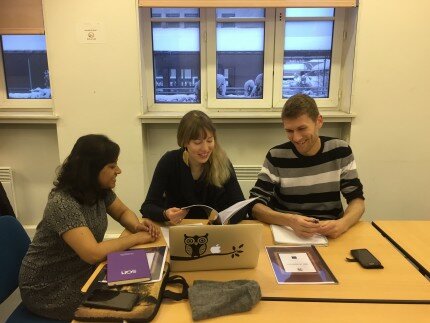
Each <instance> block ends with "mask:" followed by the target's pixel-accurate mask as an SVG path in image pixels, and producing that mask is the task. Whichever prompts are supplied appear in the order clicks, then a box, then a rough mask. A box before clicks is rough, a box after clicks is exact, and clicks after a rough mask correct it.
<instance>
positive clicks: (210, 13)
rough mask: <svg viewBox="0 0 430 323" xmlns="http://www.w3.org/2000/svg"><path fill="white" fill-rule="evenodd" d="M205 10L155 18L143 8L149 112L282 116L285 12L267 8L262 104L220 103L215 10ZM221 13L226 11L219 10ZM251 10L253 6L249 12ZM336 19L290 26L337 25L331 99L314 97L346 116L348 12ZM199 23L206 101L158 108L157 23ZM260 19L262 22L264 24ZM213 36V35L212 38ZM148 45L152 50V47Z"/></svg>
mask: <svg viewBox="0 0 430 323" xmlns="http://www.w3.org/2000/svg"><path fill="white" fill-rule="evenodd" d="M196 8H198V9H199V10H200V17H199V18H189V19H188V18H180V19H178V18H151V8H149V7H140V8H139V16H140V19H139V21H140V39H141V50H142V57H143V61H142V71H143V73H142V83H143V89H142V92H143V93H142V95H143V103H144V107H143V110H144V113H145V111H148V112H156V113H164V112H176V113H180V112H184V111H189V110H190V109H201V110H204V111H207V112H209V113H218V112H219V113H224V112H225V113H228V112H233V113H234V112H236V113H239V114H242V113H243V114H244V115H245V114H246V113H247V112H252V111H256V112H257V111H258V112H263V113H264V112H276V113H278V111H280V110H281V109H282V107H283V105H284V104H285V102H286V101H287V98H282V79H283V62H284V40H285V22H286V17H285V9H286V8H285V7H282V8H279V7H278V8H270V7H269V8H268V7H264V8H262V9H264V10H265V13H266V14H265V18H264V24H265V30H264V63H263V64H264V69H263V73H264V74H263V75H264V79H263V82H264V89H265V90H263V98H262V99H217V98H216V74H217V73H216V71H217V66H216V63H217V61H216V24H217V21H220V20H228V21H231V22H233V21H232V20H229V19H228V18H225V19H222V18H219V19H218V20H217V19H216V9H218V8H203V7H196ZM220 8H221V7H220ZM250 8H251V7H250ZM334 9H335V10H334V16H333V17H290V18H288V19H287V20H289V21H306V20H308V21H333V22H334V28H333V39H332V57H331V64H330V85H329V97H328V98H315V101H316V103H317V105H318V107H319V108H321V110H322V111H324V110H325V111H328V112H330V111H331V112H338V111H340V112H342V111H343V112H345V111H344V110H343V109H342V107H341V104H342V100H341V93H342V79H343V76H342V74H343V68H345V67H343V66H342V57H343V50H344V48H343V47H344V44H343V43H344V36H345V32H346V30H345V27H346V25H345V18H346V8H343V7H334ZM258 19H260V18H257V19H256V18H239V19H238V20H240V22H242V21H243V22H252V21H257V20H258ZM178 20H180V21H184V22H186V21H199V23H200V68H201V71H200V76H201V102H200V103H155V92H154V81H153V74H154V70H153V59H152V52H153V49H152V47H153V43H152V28H151V23H152V22H153V21H156V22H157V21H158V22H159V21H166V22H169V21H171V22H176V21H178ZM260 20H261V19H260ZM209 35H210V36H209ZM148 44H149V46H148Z"/></svg>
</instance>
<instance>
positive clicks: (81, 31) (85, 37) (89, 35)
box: [78, 22, 105, 44]
mask: <svg viewBox="0 0 430 323" xmlns="http://www.w3.org/2000/svg"><path fill="white" fill-rule="evenodd" d="M78 39H79V41H80V42H81V43H84V44H100V43H104V42H105V30H104V27H103V24H102V23H101V22H83V23H81V24H79V26H78Z"/></svg>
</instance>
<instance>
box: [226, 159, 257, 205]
mask: <svg viewBox="0 0 430 323" xmlns="http://www.w3.org/2000/svg"><path fill="white" fill-rule="evenodd" d="M233 168H234V171H235V172H236V176H237V180H238V182H239V185H240V188H241V189H242V192H243V195H244V196H245V198H248V197H249V191H250V190H251V188H253V187H254V185H255V182H256V181H257V175H258V173H259V172H260V170H261V165H235V166H233Z"/></svg>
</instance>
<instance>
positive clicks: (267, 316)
mask: <svg viewBox="0 0 430 323" xmlns="http://www.w3.org/2000/svg"><path fill="white" fill-rule="evenodd" d="M429 317H430V305H416V304H410V305H406V304H402V305H394V304H357V303H318V302H317V303H309V302H268V301H261V302H259V303H258V304H257V305H256V306H255V307H254V308H253V309H252V310H251V311H249V312H244V313H237V314H232V315H227V316H219V317H216V318H212V319H208V320H204V321H203V322H214V323H215V322H222V323H243V322H246V323H261V322H293V321H294V322H301V323H315V322H320V323H333V322H348V323H362V322H391V323H394V322H413V323H424V322H428V321H429ZM153 322H156V323H164V322H175V323H183V322H192V316H191V308H190V304H189V303H188V302H185V301H184V302H177V303H172V302H166V301H165V302H163V303H162V304H161V307H160V310H159V312H158V314H157V316H156V317H155V319H154V320H153Z"/></svg>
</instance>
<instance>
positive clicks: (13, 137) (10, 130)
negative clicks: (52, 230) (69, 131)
mask: <svg viewBox="0 0 430 323" xmlns="http://www.w3.org/2000/svg"><path fill="white" fill-rule="evenodd" d="M59 163H60V161H59V159H58V145H57V131H56V129H55V125H8V124H0V166H10V167H12V170H13V179H14V189H15V199H16V204H17V208H18V210H17V213H18V214H17V215H18V218H19V220H20V222H21V223H22V224H23V225H24V226H25V227H26V228H30V229H34V227H33V228H31V226H34V225H36V224H37V223H39V221H40V220H41V219H42V215H43V210H44V209H45V205H46V201H47V200H48V193H49V191H50V190H51V188H52V182H53V181H54V179H55V170H56V168H57V166H58V165H59Z"/></svg>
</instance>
